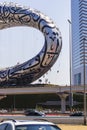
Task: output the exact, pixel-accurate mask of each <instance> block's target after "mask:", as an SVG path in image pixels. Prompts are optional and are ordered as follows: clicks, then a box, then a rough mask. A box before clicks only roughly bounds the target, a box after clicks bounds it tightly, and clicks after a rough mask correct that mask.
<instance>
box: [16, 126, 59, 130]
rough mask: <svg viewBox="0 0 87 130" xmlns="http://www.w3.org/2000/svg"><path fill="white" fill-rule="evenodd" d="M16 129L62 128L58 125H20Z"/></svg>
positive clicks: (44, 129)
mask: <svg viewBox="0 0 87 130" xmlns="http://www.w3.org/2000/svg"><path fill="white" fill-rule="evenodd" d="M15 130H61V129H60V128H59V127H57V126H56V125H18V126H16V129H15Z"/></svg>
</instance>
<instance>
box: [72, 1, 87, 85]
mask: <svg viewBox="0 0 87 130" xmlns="http://www.w3.org/2000/svg"><path fill="white" fill-rule="evenodd" d="M71 21H72V24H71V25H72V57H71V58H72V85H83V79H84V63H85V68H86V71H85V74H87V0H71ZM84 61H85V62H84ZM86 84H87V76H86Z"/></svg>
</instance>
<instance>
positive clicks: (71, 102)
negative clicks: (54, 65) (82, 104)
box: [68, 19, 73, 112]
mask: <svg viewBox="0 0 87 130" xmlns="http://www.w3.org/2000/svg"><path fill="white" fill-rule="evenodd" d="M68 23H69V62H70V99H69V100H70V112H72V105H73V99H72V87H71V21H70V20H69V19H68Z"/></svg>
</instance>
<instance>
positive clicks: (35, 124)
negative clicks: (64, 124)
mask: <svg viewBox="0 0 87 130" xmlns="http://www.w3.org/2000/svg"><path fill="white" fill-rule="evenodd" d="M0 130H61V129H60V128H59V127H58V126H57V125H55V124H54V123H51V122H48V121H44V120H32V121H31V120H14V119H5V120H2V121H1V122H0Z"/></svg>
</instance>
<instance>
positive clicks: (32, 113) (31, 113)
mask: <svg viewBox="0 0 87 130" xmlns="http://www.w3.org/2000/svg"><path fill="white" fill-rule="evenodd" d="M24 114H25V115H26V116H42V117H44V116H45V113H43V112H39V111H37V110H34V109H27V110H25V111H24Z"/></svg>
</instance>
